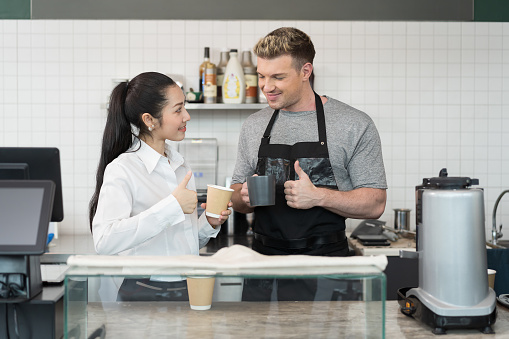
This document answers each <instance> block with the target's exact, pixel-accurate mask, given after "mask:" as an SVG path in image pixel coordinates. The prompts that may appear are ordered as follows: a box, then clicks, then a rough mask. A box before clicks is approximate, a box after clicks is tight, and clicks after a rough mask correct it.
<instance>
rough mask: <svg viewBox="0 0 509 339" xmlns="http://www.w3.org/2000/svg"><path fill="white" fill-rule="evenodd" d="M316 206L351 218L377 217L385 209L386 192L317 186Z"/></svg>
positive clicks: (382, 190)
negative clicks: (332, 188) (342, 189)
mask: <svg viewBox="0 0 509 339" xmlns="http://www.w3.org/2000/svg"><path fill="white" fill-rule="evenodd" d="M318 190H319V191H318V192H319V193H318V197H319V198H318V202H317V206H321V207H323V208H325V209H327V210H329V211H331V212H334V213H336V214H339V215H342V216H344V217H346V218H353V219H378V218H379V217H380V216H381V215H382V214H383V212H384V210H385V203H386V199H387V193H386V191H385V190H384V189H377V188H367V187H362V188H357V189H354V190H352V191H336V190H331V189H327V188H318Z"/></svg>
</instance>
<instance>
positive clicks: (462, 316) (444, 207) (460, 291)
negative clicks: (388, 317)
mask: <svg viewBox="0 0 509 339" xmlns="http://www.w3.org/2000/svg"><path fill="white" fill-rule="evenodd" d="M478 184H479V180H478V179H471V178H468V177H448V176H447V169H445V168H444V169H442V170H441V171H440V174H439V177H435V178H425V179H423V182H422V185H420V186H417V187H416V226H417V239H416V241H417V243H416V245H417V247H416V252H415V253H412V252H406V253H405V252H404V251H402V252H401V253H400V255H401V257H407V258H408V257H414V258H417V259H418V261H419V287H417V288H407V289H401V290H403V292H404V293H400V294H404V295H403V298H402V299H404V300H403V303H404V304H405V306H407V308H402V312H403V313H404V314H407V315H412V316H413V317H414V318H417V319H419V320H421V321H423V322H425V323H427V324H428V325H429V326H431V327H432V328H433V332H434V333H435V334H441V333H445V331H446V330H447V329H456V328H477V329H479V330H481V331H483V332H484V333H492V332H493V330H492V329H491V325H492V324H493V323H495V320H496V294H495V292H494V291H493V290H492V289H491V288H489V287H488V275H487V258H486V246H485V242H486V236H485V229H484V221H485V220H484V191H483V189H482V188H471V187H470V186H471V185H478ZM401 290H400V291H401ZM403 303H402V302H400V305H401V304H403ZM409 304H410V306H409ZM411 305H413V309H412V307H411ZM412 310H413V312H412Z"/></svg>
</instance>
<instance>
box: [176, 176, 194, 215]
mask: <svg viewBox="0 0 509 339" xmlns="http://www.w3.org/2000/svg"><path fill="white" fill-rule="evenodd" d="M192 175H193V173H192V172H191V171H189V172H187V174H186V176H185V177H184V179H183V180H182V181H181V182H180V184H179V185H178V186H177V188H176V189H175V190H174V191H173V192H172V193H171V194H172V195H173V196H174V197H175V199H177V201H178V203H179V205H180V207H181V208H182V211H183V212H184V214H191V213H193V212H194V210H195V208H196V206H197V204H198V196H197V194H196V192H195V191H191V190H188V189H187V187H186V186H187V184H188V183H189V180H191V176H192Z"/></svg>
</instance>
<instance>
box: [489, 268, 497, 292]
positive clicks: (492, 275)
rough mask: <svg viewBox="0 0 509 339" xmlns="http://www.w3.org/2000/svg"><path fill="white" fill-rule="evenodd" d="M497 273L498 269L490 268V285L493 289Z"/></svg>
mask: <svg viewBox="0 0 509 339" xmlns="http://www.w3.org/2000/svg"><path fill="white" fill-rule="evenodd" d="M495 274H497V271H495V270H492V269H489V268H488V285H489V287H490V288H491V289H495Z"/></svg>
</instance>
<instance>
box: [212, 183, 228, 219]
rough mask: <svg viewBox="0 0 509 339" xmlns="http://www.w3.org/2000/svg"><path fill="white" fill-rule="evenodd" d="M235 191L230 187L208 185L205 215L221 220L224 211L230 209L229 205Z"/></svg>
mask: <svg viewBox="0 0 509 339" xmlns="http://www.w3.org/2000/svg"><path fill="white" fill-rule="evenodd" d="M232 194H233V190H232V189H231V188H228V187H223V186H217V185H207V207H206V210H205V214H206V215H207V216H209V217H213V218H219V217H220V216H221V212H222V211H226V210H227V209H228V203H229V202H230V199H231V197H232Z"/></svg>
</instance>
